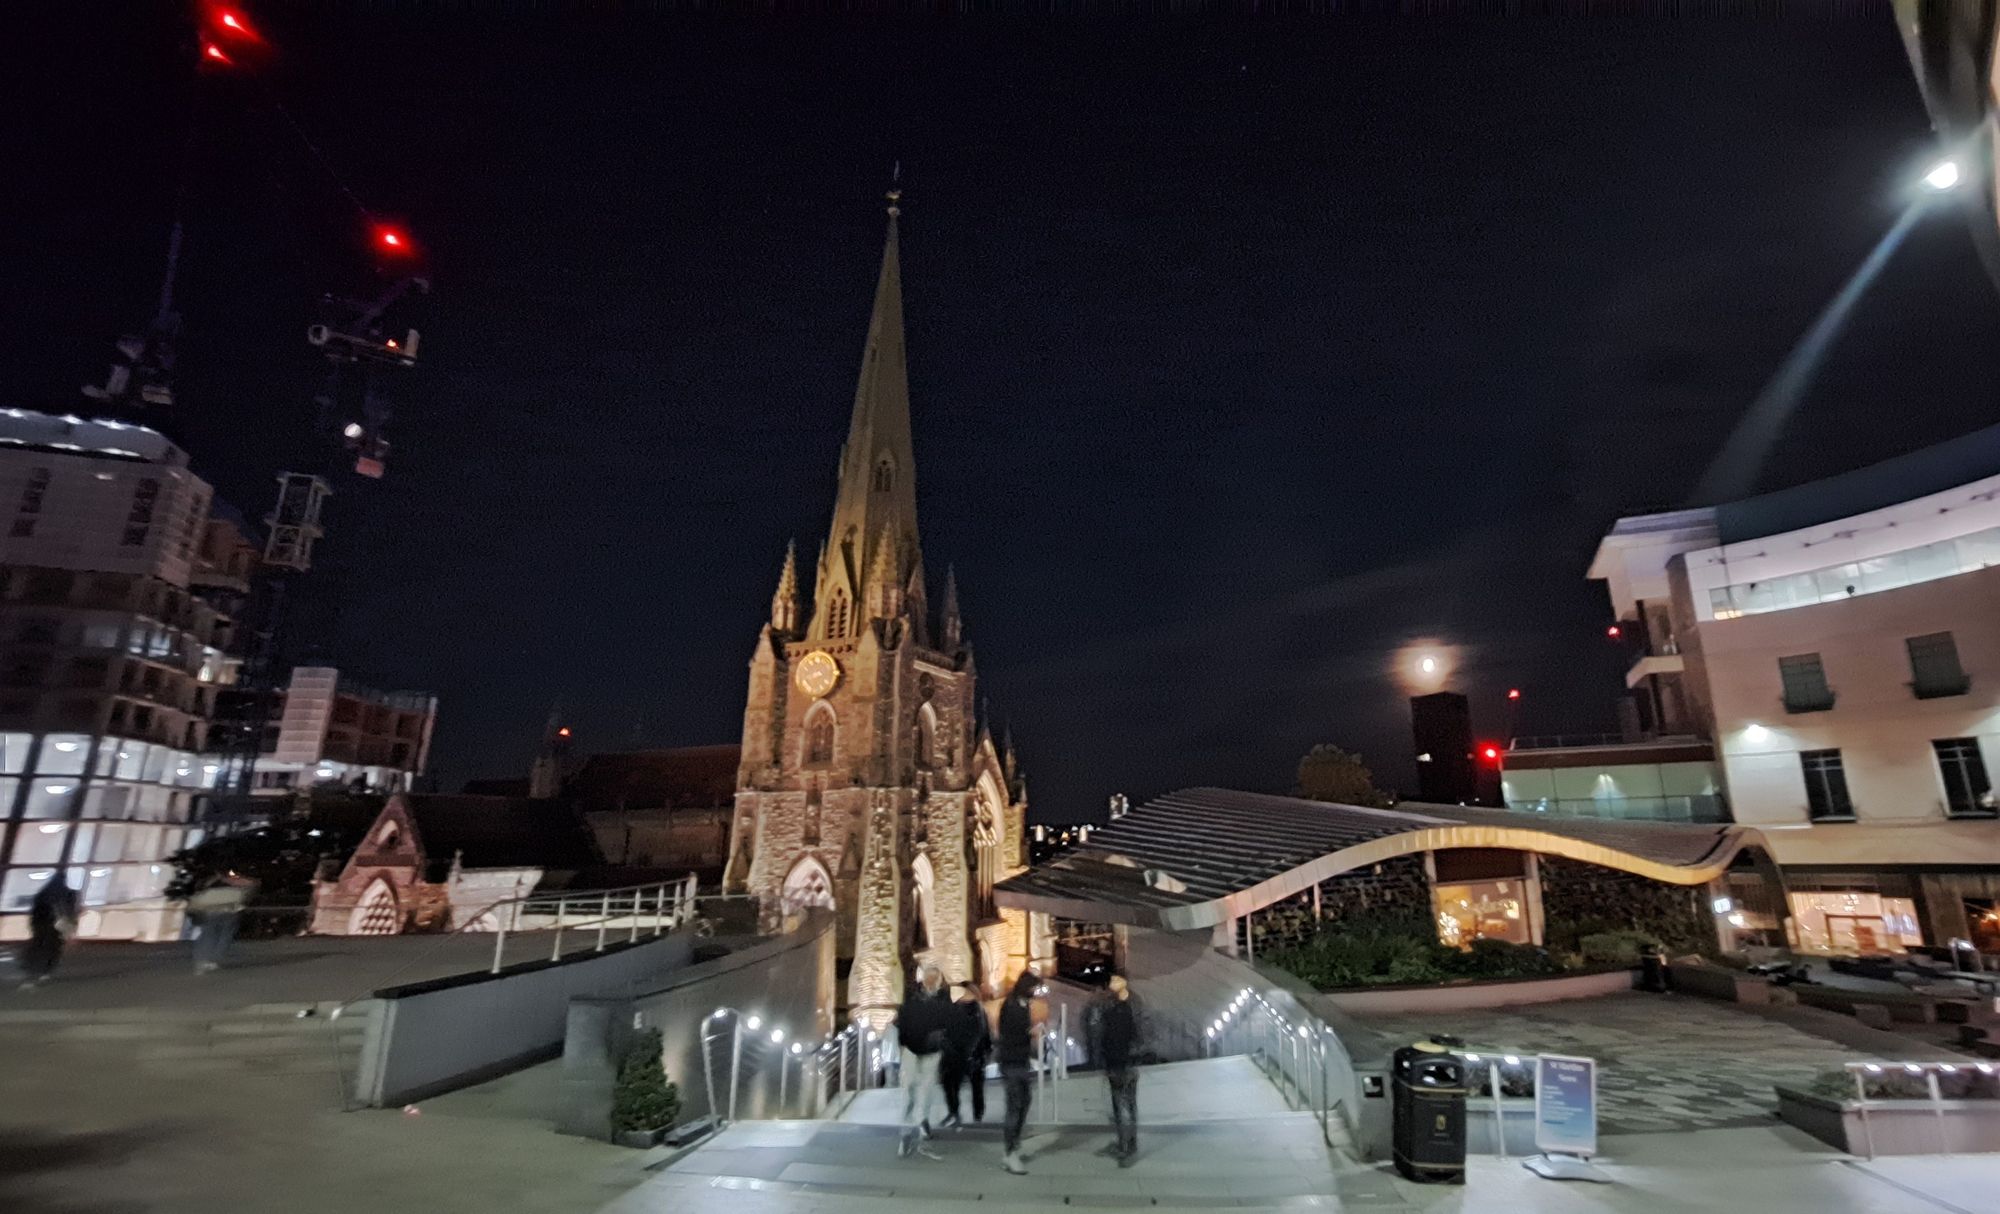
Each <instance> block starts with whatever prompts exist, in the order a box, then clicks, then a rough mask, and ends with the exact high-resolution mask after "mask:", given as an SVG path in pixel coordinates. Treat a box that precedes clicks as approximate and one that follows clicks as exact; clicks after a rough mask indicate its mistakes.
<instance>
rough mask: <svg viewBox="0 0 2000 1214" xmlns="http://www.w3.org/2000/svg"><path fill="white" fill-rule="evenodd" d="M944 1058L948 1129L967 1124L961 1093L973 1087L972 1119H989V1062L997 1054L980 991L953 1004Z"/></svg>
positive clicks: (942, 1070)
mask: <svg viewBox="0 0 2000 1214" xmlns="http://www.w3.org/2000/svg"><path fill="white" fill-rule="evenodd" d="M944 1042H945V1050H944V1058H943V1060H942V1061H941V1062H939V1063H938V1075H939V1077H940V1078H941V1079H942V1080H943V1081H944V1122H943V1124H945V1125H948V1126H959V1125H963V1124H964V1123H965V1120H964V1118H962V1117H960V1116H959V1108H960V1103H959V1091H960V1089H961V1088H963V1087H964V1086H965V1085H966V1084H967V1083H968V1082H969V1083H970V1084H971V1085H972V1119H973V1120H974V1121H984V1120H986V1059H987V1056H988V1055H990V1054H991V1053H992V1052H993V1030H992V1029H991V1028H990V1027H988V1025H987V1023H986V1009H985V1008H983V1007H981V1006H979V993H978V991H976V990H974V989H972V988H970V987H968V988H967V989H966V994H965V998H963V999H961V1000H959V1001H958V1002H957V1003H954V1004H952V1005H951V1026H950V1028H949V1029H947V1030H946V1032H945V1038H944Z"/></svg>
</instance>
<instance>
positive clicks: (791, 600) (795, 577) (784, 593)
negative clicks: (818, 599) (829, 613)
mask: <svg viewBox="0 0 2000 1214" xmlns="http://www.w3.org/2000/svg"><path fill="white" fill-rule="evenodd" d="M798 547H799V545H798V541H796V540H787V541H786V542H785V568H784V570H783V571H782V572H781V573H779V574H778V592H777V593H776V594H774V595H772V596H771V631H773V632H787V633H788V632H792V631H795V630H796V629H797V628H798V626H799V555H798Z"/></svg>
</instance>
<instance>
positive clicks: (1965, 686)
mask: <svg viewBox="0 0 2000 1214" xmlns="http://www.w3.org/2000/svg"><path fill="white" fill-rule="evenodd" d="M1971 690H1972V676H1971V675H1967V674H1961V675H1959V676H1957V677H1956V678H1951V677H1939V678H1934V679H1921V680H1918V681H1916V682H1913V683H1911V684H1910V694H1911V695H1913V696H1915V697H1916V698H1917V699H1919V700H1942V699H1946V698H1947V697H1950V696H1962V695H1964V694H1965V693H1966V692H1968V691H1971Z"/></svg>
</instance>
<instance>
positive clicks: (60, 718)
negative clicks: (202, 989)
mask: <svg viewBox="0 0 2000 1214" xmlns="http://www.w3.org/2000/svg"><path fill="white" fill-rule="evenodd" d="M211 507H212V494H211V491H210V489H209V487H208V485H207V484H205V483H204V482H203V481H202V480H201V479H200V478H199V477H197V476H195V475H194V474H193V473H192V472H191V471H189V469H188V460H187V455H186V453H185V452H183V451H182V450H181V449H180V448H178V447H176V446H175V445H174V444H173V443H172V442H170V441H168V440H167V439H166V438H165V437H163V436H161V435H160V434H158V433H156V432H154V431H152V430H150V429H147V428H146V427H144V426H135V425H130V424H127V423H122V422H115V421H91V420H86V419H83V418H78V417H70V416H54V415H50V414H44V413H32V412H27V411H24V410H19V409H8V410H0V812H4V814H5V818H4V830H0V936H5V937H18V936H21V935H23V934H25V932H26V928H27V923H26V918H27V916H26V913H25V912H26V911H27V908H28V905H29V902H30V901H31V900H32V899H33V897H34V895H35V892H36V891H37V890H39V889H40V888H41V887H42V886H43V885H44V884H45V883H47V882H48V881H50V880H52V879H54V878H55V876H56V874H57V873H58V872H61V873H63V874H64V875H65V879H66V880H67V881H68V882H69V884H70V885H71V886H72V887H74V888H75V889H76V890H77V891H78V892H79V893H80V894H81V895H82V900H83V906H84V914H83V916H82V920H81V922H80V924H79V931H80V932H81V933H82V934H84V935H90V936H103V937H114V938H138V939H159V938H162V937H167V936H172V935H174V934H176V933H177V932H178V930H179V926H180V912H179V910H178V908H177V907H174V906H171V905H168V904H166V903H165V902H164V901H163V900H162V898H161V894H162V893H163V891H164V889H165V887H166V883H167V881H168V879H169V878H170V877H171V876H172V870H171V868H170V867H169V866H168V865H167V864H166V863H165V861H166V858H167V857H168V856H170V855H171V854H172V853H173V852H175V851H177V850H179V849H180V848H181V847H183V846H188V845H191V844H193V843H194V842H196V841H198V838H199V835H200V832H199V830H198V829H197V828H195V827H193V826H192V825H191V821H192V818H193V814H194V806H195V799H196V795H197V793H198V792H199V791H200V790H202V789H206V788H212V787H213V786H214V784H215V780H216V773H217V771H218V770H219V768H218V766H217V764H216V762H215V760H214V759H212V758H205V757H204V755H205V752H206V751H207V749H208V746H207V730H208V723H209V718H210V715H211V713H212V712H213V710H214V706H215V697H216V693H217V690H218V688H220V687H222V686H224V685H226V684H227V683H228V682H229V681H230V680H231V679H233V677H234V675H235V662H234V660H233V659H232V658H231V657H230V656H229V650H230V647H231V642H232V630H233V627H234V624H233V621H232V619H231V617H230V615H229V614H228V613H227V612H226V611H224V610H219V609H218V607H217V605H216V596H215V595H214V594H212V593H210V590H211V589H212V584H213V583H215V582H217V581H218V580H221V581H226V580H227V579H228V577H229V576H230V571H229V569H228V568H226V565H227V563H228V562H229V561H230V560H231V559H233V558H232V557H231V555H230V554H231V553H233V552H235V551H236V546H235V545H232V544H231V543H229V542H228V538H227V536H226V534H223V533H220V532H218V533H215V534H211V528H210V523H211ZM217 561H221V562H223V564H222V565H218V564H217Z"/></svg>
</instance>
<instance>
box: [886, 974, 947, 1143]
mask: <svg viewBox="0 0 2000 1214" xmlns="http://www.w3.org/2000/svg"><path fill="white" fill-rule="evenodd" d="M950 1016H951V995H950V993H949V992H947V991H946V990H945V989H944V975H943V974H940V973H938V969H937V967H936V966H935V965H928V964H926V965H925V966H924V967H923V968H922V969H921V970H919V971H918V977H917V985H916V986H914V987H912V988H910V993H909V994H908V995H907V996H905V997H904V999H903V1006H902V1007H901V1008H899V1009H898V1010H897V1012H896V1036H897V1038H898V1039H899V1040H901V1041H902V1043H903V1138H902V1141H901V1143H900V1144H899V1145H898V1146H897V1148H896V1154H898V1155H908V1154H909V1153H910V1152H911V1151H915V1150H918V1149H919V1147H918V1145H917V1144H918V1136H919V1135H920V1134H921V1133H923V1131H924V1127H925V1126H927V1125H929V1124H930V1120H931V1101H932V1100H934V1099H935V1098H936V1097H937V1089H938V1057H939V1055H940V1054H942V1053H943V1052H944V1048H945V1031H946V1030H947V1029H948V1028H949V1027H950ZM924 1154H926V1155H929V1154H930V1152H929V1151H924ZM933 1158H935V1156H933Z"/></svg>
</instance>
